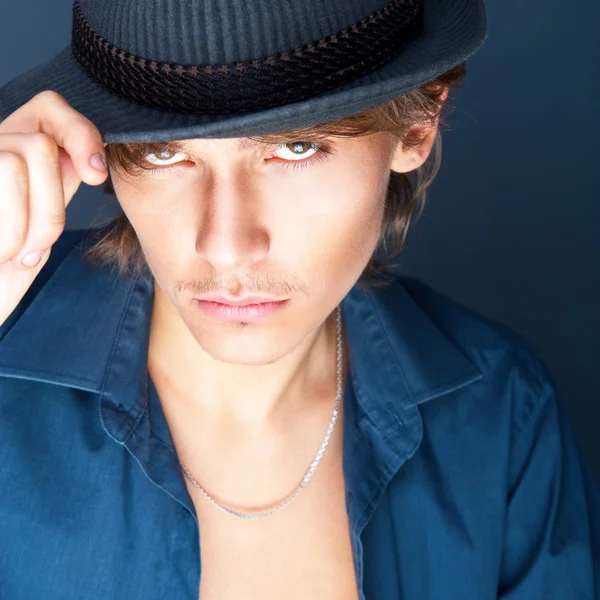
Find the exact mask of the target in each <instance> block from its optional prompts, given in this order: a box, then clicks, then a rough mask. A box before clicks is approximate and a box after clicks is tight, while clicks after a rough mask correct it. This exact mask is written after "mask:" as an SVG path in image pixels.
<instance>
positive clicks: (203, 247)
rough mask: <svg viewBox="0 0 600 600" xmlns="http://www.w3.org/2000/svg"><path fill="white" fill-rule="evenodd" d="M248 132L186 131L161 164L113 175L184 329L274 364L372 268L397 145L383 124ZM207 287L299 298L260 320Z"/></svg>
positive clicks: (243, 358)
mask: <svg viewBox="0 0 600 600" xmlns="http://www.w3.org/2000/svg"><path fill="white" fill-rule="evenodd" d="M242 139H243V138H234V139H194V140H186V141H182V142H180V145H181V149H180V150H177V151H169V152H168V153H166V154H164V155H160V154H153V155H147V156H146V161H147V162H148V163H149V165H148V166H150V167H155V168H157V169H158V170H157V171H155V172H150V171H148V172H146V173H142V174H139V175H138V174H136V175H135V176H133V177H128V176H125V175H117V173H114V172H113V173H112V181H113V185H114V188H115V192H116V194H117V196H118V199H119V202H120V204H121V206H122V208H123V210H124V212H125V213H126V215H127V218H128V219H129V221H130V222H131V224H132V226H133V228H134V229H135V231H136V234H137V237H138V239H139V242H140V244H141V247H142V249H143V252H144V254H145V257H146V261H147V263H148V265H149V267H150V269H151V271H152V273H153V275H154V278H155V283H156V284H157V285H156V286H155V291H156V300H155V301H156V302H158V301H162V302H163V303H164V305H165V306H168V307H169V308H168V311H170V312H171V317H172V322H173V323H178V324H181V323H182V322H183V323H184V324H185V326H186V327H185V329H187V331H185V332H184V328H181V333H180V335H183V336H186V335H187V336H188V337H189V333H191V335H192V336H193V337H194V338H195V340H196V341H197V342H198V344H200V346H201V347H202V348H203V349H204V350H205V351H206V352H208V353H209V354H210V355H211V356H213V357H214V358H216V359H218V360H222V361H225V362H231V363H238V364H265V363H268V362H273V361H275V360H277V358H279V357H281V356H283V355H284V354H287V353H288V352H289V351H290V350H292V349H293V348H295V347H296V346H297V345H298V344H299V343H300V342H302V340H303V339H304V338H305V337H306V336H307V335H308V334H309V333H311V332H312V331H313V330H314V329H315V328H316V327H318V326H319V325H321V324H322V323H323V321H324V320H325V319H326V318H327V316H328V315H329V314H330V313H331V312H332V311H333V310H334V309H335V307H336V306H337V305H338V303H339V302H340V301H341V299H342V298H343V297H344V296H345V295H346V293H347V292H348V291H349V290H350V288H351V287H352V286H353V285H354V283H355V282H356V280H357V279H358V277H359V276H360V274H361V272H362V271H363V269H364V268H365V266H366V264H367V262H368V261H369V259H370V257H371V255H372V253H373V251H374V250H375V248H376V245H377V242H378V239H379V233H380V228H381V225H382V218H383V210H384V202H385V197H386V192H387V186H388V181H389V176H390V168H391V164H392V158H393V153H394V147H395V146H394V145H393V143H392V142H391V140H390V139H389V138H388V137H387V136H386V135H384V134H372V135H368V136H364V137H359V138H346V139H344V138H327V139H325V140H322V141H319V142H315V144H317V145H322V149H321V150H318V149H317V150H315V149H314V148H311V146H310V144H308V143H303V142H302V140H299V141H297V142H296V141H295V140H291V141H290V143H288V144H286V145H279V146H278V145H271V146H265V145H260V146H255V147H254V146H253V147H245V148H242V147H239V144H240V141H241V140H242ZM167 169H171V170H169V171H167ZM207 293H222V294H225V295H229V296H233V295H235V296H245V295H250V294H258V295H272V296H276V297H277V298H289V301H288V302H287V303H286V305H285V306H284V308H283V309H282V310H279V311H278V312H276V313H275V314H273V315H272V316H270V317H268V318H267V319H265V320H262V321H260V322H252V323H246V322H244V321H243V319H240V321H237V322H223V321H219V320H216V319H214V318H212V317H210V316H208V315H207V314H205V312H204V311H202V310H201V309H200V308H199V307H198V303H197V302H195V301H193V300H192V299H193V298H194V297H197V296H198V295H200V294H207ZM165 299H168V301H169V302H165ZM177 315H179V317H180V318H177ZM174 327H175V325H174ZM188 331H189V333H188Z"/></svg>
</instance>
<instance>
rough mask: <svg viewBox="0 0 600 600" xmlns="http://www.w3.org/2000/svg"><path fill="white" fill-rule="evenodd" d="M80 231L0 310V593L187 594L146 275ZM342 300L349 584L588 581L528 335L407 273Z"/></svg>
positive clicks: (573, 477) (573, 446) (196, 566)
mask: <svg viewBox="0 0 600 600" xmlns="http://www.w3.org/2000/svg"><path fill="white" fill-rule="evenodd" d="M82 232H83V231H82V230H80V231H70V232H65V233H64V234H63V235H62V236H61V238H60V240H59V241H58V242H57V243H56V244H55V245H54V247H53V250H52V254H51V257H50V260H49V262H48V263H47V264H46V265H45V266H44V268H43V270H42V272H41V273H40V275H39V276H38V278H37V279H36V281H35V283H34V284H33V286H32V287H31V288H30V290H29V291H28V292H27V294H26V296H25V297H24V298H23V300H22V302H21V303H20V304H19V306H18V307H17V309H15V311H14V312H13V314H12V315H11V316H10V317H9V319H8V320H7V321H6V323H5V324H4V325H3V326H2V327H1V328H0V598H2V600H40V599H43V600H82V599H85V600H108V599H118V600H138V599H139V600H170V599H174V600H175V599H176V600H183V599H194V600H196V599H197V593H198V589H199V581H200V577H201V561H200V548H201V532H199V528H198V523H197V520H196V515H195V510H194V505H193V503H192V501H191V498H190V496H189V494H188V491H187V488H186V485H185V482H184V480H183V477H182V474H181V471H180V468H179V465H178V460H177V455H176V451H175V447H174V445H173V442H172V439H171V436H170V434H169V429H168V426H167V423H166V420H165V417H164V414H163V412H162V410H161V405H160V402H159V400H158V398H157V395H156V390H155V389H154V387H153V385H152V382H151V380H150V379H149V376H148V370H147V350H148V339H149V337H148V335H149V324H150V315H151V306H152V299H153V284H152V278H151V277H150V276H149V275H142V276H140V277H138V278H137V279H134V280H130V281H127V280H125V279H118V278H117V276H116V275H115V274H114V273H113V272H112V271H111V270H110V269H109V268H102V269H100V268H93V267H92V266H91V265H89V264H88V263H86V262H84V261H82V260H81V247H83V246H84V245H85V242H84V243H82V244H80V243H79V241H80V238H81V234H82ZM342 310H343V317H344V326H345V327H346V331H347V339H348V346H349V360H350V364H349V373H348V378H347V385H346V389H345V394H344V398H343V401H344V421H343V427H344V446H343V467H344V477H345V483H346V503H347V513H348V523H349V528H350V533H351V540H352V549H353V557H354V564H355V569H356V575H357V583H358V587H359V589H360V593H361V599H364V598H367V599H368V600H398V599H402V600H441V599H443V600H491V599H493V598H503V599H506V600H536V599H539V600H592V599H594V598H596V599H597V598H600V558H599V557H600V551H599V544H600V495H599V492H598V487H597V485H596V483H595V481H594V480H593V479H592V477H591V472H590V471H589V470H588V469H587V467H586V465H585V464H582V459H581V456H580V453H579V449H578V445H577V443H576V440H575V439H574V437H573V433H572V430H571V427H570V425H569V421H568V419H567V416H566V414H565V410H564V408H563V406H562V404H561V402H560V400H559V399H558V398H557V391H556V388H555V385H554V383H553V382H552V380H551V377H550V375H549V373H548V371H547V369H546V367H545V366H544V364H543V363H542V362H541V361H540V359H539V357H538V356H536V354H535V352H534V351H533V349H532V347H531V346H530V345H529V344H528V343H527V342H526V341H525V340H524V339H523V338H521V337H520V336H518V335H517V334H516V333H515V332H513V331H512V330H510V329H508V328H506V327H504V326H502V325H500V324H498V323H496V322H493V321H491V320H489V319H486V318H484V317H483V316H481V315H478V314H477V313H475V312H473V311H470V310H468V309H467V308H465V307H463V306H461V305H459V304H457V303H455V302H453V301H452V300H451V299H449V298H448V297H445V296H443V295H441V294H440V293H438V292H436V291H434V290H433V289H432V288H430V287H429V286H427V285H425V284H424V283H422V282H420V281H418V280H416V279H414V278H409V277H403V276H397V277H396V278H395V279H394V280H393V281H392V283H391V284H390V285H388V286H387V287H385V288H372V289H370V290H368V291H365V290H362V289H360V288H359V286H358V285H355V286H354V287H353V288H352V289H351V291H350V292H349V293H348V294H347V296H346V297H345V298H344V299H343V301H342ZM315 600H316V599H315ZM318 600H321V599H318ZM323 600H324V599H323Z"/></svg>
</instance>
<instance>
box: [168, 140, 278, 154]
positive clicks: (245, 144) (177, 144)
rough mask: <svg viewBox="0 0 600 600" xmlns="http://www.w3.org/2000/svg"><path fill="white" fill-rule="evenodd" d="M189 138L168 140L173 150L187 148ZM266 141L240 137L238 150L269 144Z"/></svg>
mask: <svg viewBox="0 0 600 600" xmlns="http://www.w3.org/2000/svg"><path fill="white" fill-rule="evenodd" d="M187 141H188V140H182V141H179V140H173V141H170V142H167V143H168V144H169V146H171V148H173V150H176V151H180V150H184V149H185V144H186V142H187ZM267 145H268V144H267V143H266V142H260V141H257V140H252V139H250V138H240V139H239V140H238V143H237V147H238V150H249V149H251V148H256V147H258V146H267Z"/></svg>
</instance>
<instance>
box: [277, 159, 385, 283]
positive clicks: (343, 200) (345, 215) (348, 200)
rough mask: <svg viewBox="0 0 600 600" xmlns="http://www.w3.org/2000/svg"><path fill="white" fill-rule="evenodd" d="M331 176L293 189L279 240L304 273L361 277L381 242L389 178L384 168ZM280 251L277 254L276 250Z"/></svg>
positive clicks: (321, 276) (328, 278)
mask: <svg viewBox="0 0 600 600" xmlns="http://www.w3.org/2000/svg"><path fill="white" fill-rule="evenodd" d="M347 173H348V171H346V172H344V173H343V174H342V175H340V176H339V177H335V176H331V177H328V178H327V181H326V182H325V183H322V184H320V185H314V186H312V187H311V188H310V189H308V188H307V189H304V190H302V191H303V193H302V194H299V193H298V190H296V192H295V193H294V198H293V202H292V206H294V207H299V208H295V209H294V210H289V211H285V213H282V214H281V216H280V217H279V220H280V221H281V229H280V231H282V232H285V234H278V236H277V238H274V239H277V240H278V243H279V244H281V246H282V248H284V250H283V252H285V255H286V256H288V257H290V260H291V261H292V264H294V263H296V264H298V263H300V265H301V268H302V270H303V272H305V273H306V276H307V277H308V278H309V279H311V280H313V282H314V280H315V278H318V279H319V280H322V282H323V285H324V286H327V285H331V281H332V277H333V278H337V277H340V274H342V273H343V278H346V277H347V278H348V279H349V280H350V279H354V281H355V280H356V279H357V278H358V277H359V276H360V274H361V272H362V271H363V269H364V267H365V266H366V264H367V262H368V261H369V259H370V257H371V255H372V253H373V251H374V250H375V248H376V246H377V242H378V240H379V234H380V231H381V224H382V219H383V212H384V206H385V195H386V190H387V181H386V180H385V176H384V175H382V171H381V170H380V171H376V170H371V172H369V173H366V172H359V173H357V174H356V176H355V177H352V178H350V177H348V174H347ZM276 254H277V252H276Z"/></svg>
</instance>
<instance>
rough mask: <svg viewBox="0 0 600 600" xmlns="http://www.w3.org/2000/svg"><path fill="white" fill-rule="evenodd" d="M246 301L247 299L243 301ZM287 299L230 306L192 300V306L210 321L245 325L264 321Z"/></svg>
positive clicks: (285, 302) (199, 299) (198, 299)
mask: <svg viewBox="0 0 600 600" xmlns="http://www.w3.org/2000/svg"><path fill="white" fill-rule="evenodd" d="M245 300H247V299H245ZM288 302H289V299H286V300H280V301H277V302H259V303H256V304H252V303H250V304H244V305H237V306H234V305H231V304H223V303H221V302H215V301H212V300H205V299H201V298H194V304H195V305H196V306H197V307H198V308H200V310H201V311H202V312H203V313H204V314H205V315H206V316H208V317H210V318H211V319H214V320H216V321H223V322H227V321H238V322H239V321H243V322H245V323H258V322H260V321H264V320H266V319H268V318H269V317H271V316H273V315H274V314H276V313H278V312H279V311H280V310H282V309H283V308H284V307H285V306H286V305H287V303H288Z"/></svg>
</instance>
